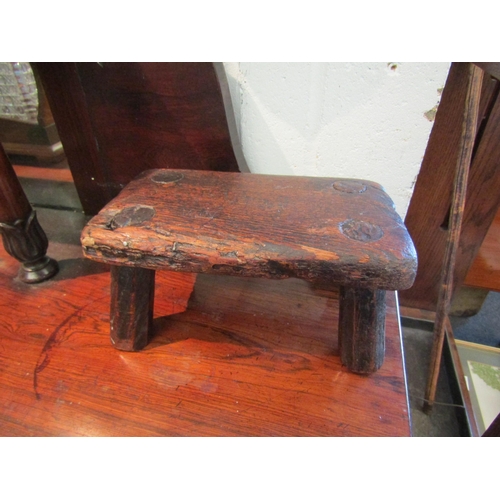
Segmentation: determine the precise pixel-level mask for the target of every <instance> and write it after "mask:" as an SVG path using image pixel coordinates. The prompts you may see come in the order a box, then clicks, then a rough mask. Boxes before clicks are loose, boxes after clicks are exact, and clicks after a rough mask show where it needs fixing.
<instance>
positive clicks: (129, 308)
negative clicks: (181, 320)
mask: <svg viewBox="0 0 500 500" xmlns="http://www.w3.org/2000/svg"><path fill="white" fill-rule="evenodd" d="M154 292H155V271H153V270H151V269H141V268H133V267H132V268H131V267H125V266H120V267H116V266H112V267H111V315H110V330H111V343H112V344H113V345H114V346H115V347H116V348H117V349H122V350H124V351H139V350H141V349H142V348H143V347H146V345H147V343H148V340H149V338H148V337H149V333H150V332H152V327H153V306H154Z"/></svg>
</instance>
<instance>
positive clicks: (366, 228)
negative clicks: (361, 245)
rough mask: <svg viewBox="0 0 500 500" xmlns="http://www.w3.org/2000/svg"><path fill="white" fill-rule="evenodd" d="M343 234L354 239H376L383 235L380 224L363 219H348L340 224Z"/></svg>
mask: <svg viewBox="0 0 500 500" xmlns="http://www.w3.org/2000/svg"><path fill="white" fill-rule="evenodd" d="M340 231H341V232H342V234H343V235H345V236H347V237H348V238H351V239H352V240H356V241H363V242H369V241H377V240H379V239H380V238H382V236H384V231H382V228H381V227H380V226H377V225H376V224H372V223H371V222H366V221H363V220H356V219H348V220H346V221H344V222H342V223H341V224H340Z"/></svg>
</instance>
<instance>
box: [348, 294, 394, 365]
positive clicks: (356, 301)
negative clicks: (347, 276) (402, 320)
mask: <svg viewBox="0 0 500 500" xmlns="http://www.w3.org/2000/svg"><path fill="white" fill-rule="evenodd" d="M339 306H340V311H339V349H340V357H341V360H342V364H344V365H345V366H347V368H348V369H349V370H350V371H352V372H354V373H362V374H368V373H373V372H376V371H377V370H378V369H379V368H380V367H381V366H382V363H383V362H384V353H385V290H369V289H362V288H347V287H341V289H340V304H339Z"/></svg>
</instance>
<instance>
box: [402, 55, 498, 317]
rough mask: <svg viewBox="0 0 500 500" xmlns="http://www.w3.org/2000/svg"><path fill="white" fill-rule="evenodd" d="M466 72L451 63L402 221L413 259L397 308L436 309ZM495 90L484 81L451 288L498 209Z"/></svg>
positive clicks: (464, 272)
mask: <svg viewBox="0 0 500 500" xmlns="http://www.w3.org/2000/svg"><path fill="white" fill-rule="evenodd" d="M467 68H468V64H467V63H453V64H452V67H451V69H450V73H449V75H448V79H447V82H446V85H445V88H444V91H443V95H442V99H441V103H440V105H439V108H438V112H437V115H436V120H435V123H434V126H433V130H432V133H431V136H430V138H429V142H428V145H427V149H426V152H425V156H424V159H423V162H422V166H421V169H420V173H419V176H418V179H417V183H416V185H415V190H414V193H413V196H412V199H411V202H410V206H409V208H408V212H407V215H406V218H405V224H406V226H407V228H408V231H409V233H410V235H411V236H412V239H413V241H414V243H415V247H416V249H417V253H418V257H419V267H418V271H417V277H416V279H415V283H414V285H413V286H412V288H410V289H409V290H404V291H402V292H401V293H400V298H401V304H402V305H404V306H407V307H412V308H420V309H426V310H429V311H435V309H436V304H437V301H438V295H439V287H440V275H441V269H442V263H443V259H444V255H445V249H446V241H447V236H448V231H449V214H450V206H451V196H452V186H453V176H454V169H455V165H456V163H457V159H458V154H459V143H460V136H461V124H462V116H463V110H464V105H465V96H466V91H467V75H468V73H467ZM498 89H499V87H498V82H497V81H496V80H491V79H490V78H485V79H484V82H483V90H482V99H481V103H480V116H479V123H478V129H477V130H478V133H477V137H476V144H475V148H474V151H473V158H472V164H471V168H470V175H469V182H468V189H467V195H466V200H467V201H466V204H465V209H464V219H463V226H462V232H461V236H460V245H459V248H458V251H457V257H456V266H455V272H454V278H453V284H454V285H453V286H454V289H456V288H457V287H460V286H461V285H462V284H463V282H464V280H465V277H466V275H467V272H468V270H469V268H470V266H471V264H472V262H473V261H474V259H475V257H476V255H477V252H478V251H479V248H480V246H481V243H482V241H483V239H484V237H485V235H486V234H487V231H488V228H489V227H490V225H491V222H492V220H493V218H494V216H495V214H496V212H497V210H498V207H499V205H500V195H499V193H500V175H498V173H499V170H498V161H497V158H498V157H499V154H500V141H499V140H498V137H500V135H499V134H500V99H499V98H498Z"/></svg>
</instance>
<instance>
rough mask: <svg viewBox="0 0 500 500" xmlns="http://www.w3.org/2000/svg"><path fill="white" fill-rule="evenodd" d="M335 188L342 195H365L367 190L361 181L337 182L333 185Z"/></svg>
mask: <svg viewBox="0 0 500 500" xmlns="http://www.w3.org/2000/svg"><path fill="white" fill-rule="evenodd" d="M333 188H334V189H336V190H337V191H341V192H342V193H349V194H353V193H364V192H365V191H366V189H367V186H366V184H364V183H363V182H360V181H351V180H347V181H346V180H342V181H335V182H334V183H333Z"/></svg>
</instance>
